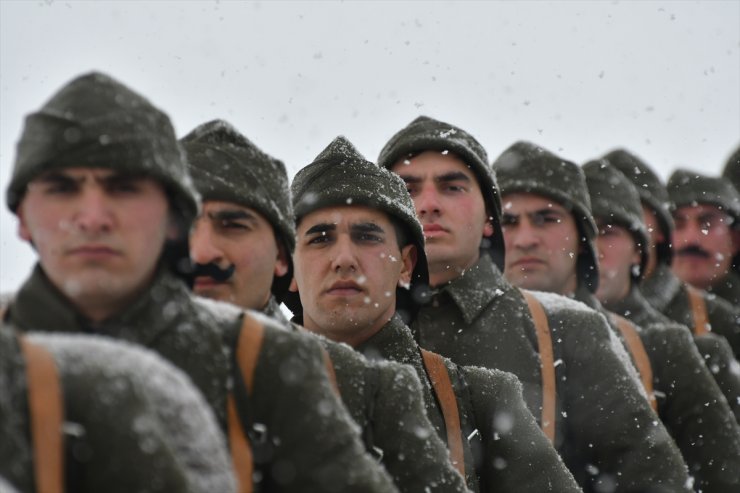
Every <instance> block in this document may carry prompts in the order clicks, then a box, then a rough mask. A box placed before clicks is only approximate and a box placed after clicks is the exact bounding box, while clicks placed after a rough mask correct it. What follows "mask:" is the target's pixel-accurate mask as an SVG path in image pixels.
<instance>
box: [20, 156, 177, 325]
mask: <svg viewBox="0 0 740 493" xmlns="http://www.w3.org/2000/svg"><path fill="white" fill-rule="evenodd" d="M168 215H169V206H168V201H167V196H166V194H165V193H164V190H163V189H162V187H161V185H160V184H159V183H158V182H156V181H155V180H153V179H151V178H141V177H132V176H129V175H122V174H119V173H116V172H114V171H112V170H108V169H102V168H67V169H63V170H59V171H50V172H48V173H45V174H43V175H41V176H39V177H38V178H36V179H34V180H33V181H32V182H31V183H30V184H29V185H28V190H27V192H26V194H25V196H24V198H23V200H22V202H21V204H20V207H19V208H18V218H19V220H20V225H19V236H20V237H21V238H22V239H24V240H26V241H29V242H31V243H32V244H33V246H34V248H35V249H36V251H37V253H38V256H39V262H40V264H41V266H42V267H43V269H44V272H45V273H46V275H47V276H48V277H49V279H50V280H51V282H52V283H53V284H54V286H56V287H57V289H59V290H60V291H61V292H62V293H63V294H64V295H66V296H67V298H69V299H70V300H71V301H72V302H73V304H75V305H76V306H77V307H78V308H80V309H81V311H82V312H83V314H85V315H86V316H88V317H89V318H91V319H92V320H102V319H103V318H105V317H107V316H108V315H111V314H113V313H115V312H116V311H117V310H119V309H121V308H123V307H125V306H126V305H127V304H128V303H129V302H130V301H132V299H133V298H134V297H135V296H136V295H137V294H138V293H139V292H140V291H141V290H142V289H144V288H145V287H146V286H147V285H148V283H149V282H150V280H151V278H152V276H153V273H154V270H155V268H156V265H157V262H158V260H159V257H160V254H161V252H162V248H163V246H164V243H165V240H166V238H167V235H168V232H171V233H172V234H173V235H174V234H175V231H174V227H171V226H170V221H169V219H168Z"/></svg>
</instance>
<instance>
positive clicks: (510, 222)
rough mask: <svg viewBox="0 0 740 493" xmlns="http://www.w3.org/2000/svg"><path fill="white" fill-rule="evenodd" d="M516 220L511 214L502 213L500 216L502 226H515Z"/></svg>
mask: <svg viewBox="0 0 740 493" xmlns="http://www.w3.org/2000/svg"><path fill="white" fill-rule="evenodd" d="M517 222H518V221H517V217H516V216H514V215H511V214H504V215H503V217H502V218H501V225H502V226H515V225H516V223H517Z"/></svg>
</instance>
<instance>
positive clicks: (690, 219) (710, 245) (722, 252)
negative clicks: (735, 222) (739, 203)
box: [672, 204, 738, 289]
mask: <svg viewBox="0 0 740 493" xmlns="http://www.w3.org/2000/svg"><path fill="white" fill-rule="evenodd" d="M673 220H674V222H675V223H676V229H675V230H674V232H673V250H674V252H675V255H674V260H673V265H672V268H673V271H674V272H675V273H676V275H677V276H678V277H679V278H680V279H681V280H683V281H684V282H687V283H689V284H691V285H693V286H696V287H698V288H702V289H704V288H707V287H709V286H711V285H712V284H713V283H715V282H716V281H717V280H719V279H722V278H723V277H724V276H725V275H726V274H727V272H728V271H729V269H730V266H731V264H732V256H733V255H735V253H736V252H737V244H736V241H737V239H735V238H733V236H735V237H737V235H738V233H737V232H733V230H732V217H731V216H730V215H729V214H727V213H725V212H723V211H721V210H720V209H719V208H718V207H716V206H713V205H709V204H698V205H695V206H685V207H680V208H678V209H677V210H676V211H675V212H674V213H673Z"/></svg>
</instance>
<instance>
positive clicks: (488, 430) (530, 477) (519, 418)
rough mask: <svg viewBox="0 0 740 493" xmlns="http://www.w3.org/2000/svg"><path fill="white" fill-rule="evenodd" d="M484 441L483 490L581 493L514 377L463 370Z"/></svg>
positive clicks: (466, 367)
mask: <svg viewBox="0 0 740 493" xmlns="http://www.w3.org/2000/svg"><path fill="white" fill-rule="evenodd" d="M460 369H461V371H462V372H463V375H464V378H465V381H466V382H467V384H468V387H469V390H470V398H471V403H472V405H473V414H474V416H475V422H476V425H477V426H478V432H479V433H480V434H481V438H482V441H483V463H482V467H481V468H480V472H481V475H482V477H481V490H486V491H502V492H505V491H541V492H546V491H557V492H567V491H572V492H577V491H581V489H580V487H579V486H578V485H577V483H576V481H575V479H573V476H572V475H571V473H570V471H568V468H567V467H565V464H563V461H562V460H561V458H560V456H559V455H558V453H557V452H556V451H555V449H554V448H553V446H552V444H551V443H550V441H549V440H548V439H547V437H546V436H545V434H544V433H543V432H542V430H541V429H540V427H539V426H538V424H537V420H536V419H535V418H534V416H532V414H531V413H530V412H529V409H528V408H527V405H526V404H525V402H524V399H523V398H522V385H521V383H519V380H518V379H517V378H516V376H514V375H512V374H510V373H507V372H502V371H498V370H491V369H485V368H477V367H470V366H465V367H460Z"/></svg>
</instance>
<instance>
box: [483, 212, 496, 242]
mask: <svg viewBox="0 0 740 493" xmlns="http://www.w3.org/2000/svg"><path fill="white" fill-rule="evenodd" d="M493 232H494V231H493V217H492V216H488V219H486V222H485V223H484V224H483V237H484V238H490V237H491V236H493Z"/></svg>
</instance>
